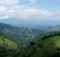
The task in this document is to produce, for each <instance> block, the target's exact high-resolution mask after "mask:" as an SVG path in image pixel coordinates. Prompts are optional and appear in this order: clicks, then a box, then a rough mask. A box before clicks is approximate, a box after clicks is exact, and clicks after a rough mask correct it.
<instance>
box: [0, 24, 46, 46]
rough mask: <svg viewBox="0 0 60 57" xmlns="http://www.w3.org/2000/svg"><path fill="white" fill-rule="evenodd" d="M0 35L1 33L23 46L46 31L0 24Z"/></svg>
mask: <svg viewBox="0 0 60 57" xmlns="http://www.w3.org/2000/svg"><path fill="white" fill-rule="evenodd" d="M0 33H2V34H3V35H4V37H6V38H9V39H11V40H15V41H16V42H18V44H19V45H22V44H23V45H25V44H28V42H30V41H31V40H32V39H34V38H36V36H38V35H44V34H45V33H46V31H44V30H40V29H34V28H26V27H17V26H12V25H10V24H5V23H0Z"/></svg>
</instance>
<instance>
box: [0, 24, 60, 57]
mask: <svg viewBox="0 0 60 57" xmlns="http://www.w3.org/2000/svg"><path fill="white" fill-rule="evenodd" d="M0 57H60V30H59V29H56V28H55V27H54V28H50V29H46V28H45V29H44V30H40V29H30V28H18V27H14V26H11V25H7V24H0Z"/></svg>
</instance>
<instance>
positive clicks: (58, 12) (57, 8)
mask: <svg viewBox="0 0 60 57" xmlns="http://www.w3.org/2000/svg"><path fill="white" fill-rule="evenodd" d="M12 19H13V21H15V23H17V22H18V21H20V20H25V21H26V20H27V21H31V20H32V21H37V22H38V21H47V22H48V21H53V22H54V21H55V22H56V21H57V23H58V22H59V21H60V0H0V22H6V23H9V22H10V23H11V21H10V20H12ZM6 20H9V21H6ZM16 20H17V22H16ZM32 23H33V22H32ZM45 23H46V22H45ZM50 23H51V22H50Z"/></svg>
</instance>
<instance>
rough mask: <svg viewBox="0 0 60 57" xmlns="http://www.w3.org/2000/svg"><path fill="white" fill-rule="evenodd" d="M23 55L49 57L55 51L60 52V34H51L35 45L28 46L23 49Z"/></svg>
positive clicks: (22, 56)
mask: <svg viewBox="0 0 60 57" xmlns="http://www.w3.org/2000/svg"><path fill="white" fill-rule="evenodd" d="M22 53H23V54H22V55H21V57H24V56H27V57H48V56H50V55H52V54H55V53H60V36H59V35H56V36H50V37H47V38H46V39H44V40H40V41H39V42H38V43H35V44H34V45H33V46H32V45H31V46H28V47H26V48H25V49H24V50H23V51H22Z"/></svg>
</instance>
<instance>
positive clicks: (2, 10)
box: [0, 6, 60, 20]
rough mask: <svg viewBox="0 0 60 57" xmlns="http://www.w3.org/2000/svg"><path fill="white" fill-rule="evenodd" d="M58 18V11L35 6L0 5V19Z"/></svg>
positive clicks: (59, 13) (59, 16)
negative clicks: (14, 6)
mask: <svg viewBox="0 0 60 57" xmlns="http://www.w3.org/2000/svg"><path fill="white" fill-rule="evenodd" d="M10 18H15V19H25V20H29V19H30V20H32V19H40V20H42V19H54V20H55V19H56V20H57V19H60V12H59V11H58V12H57V11H50V10H45V9H36V8H20V7H16V8H8V7H6V6H0V19H10Z"/></svg>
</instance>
